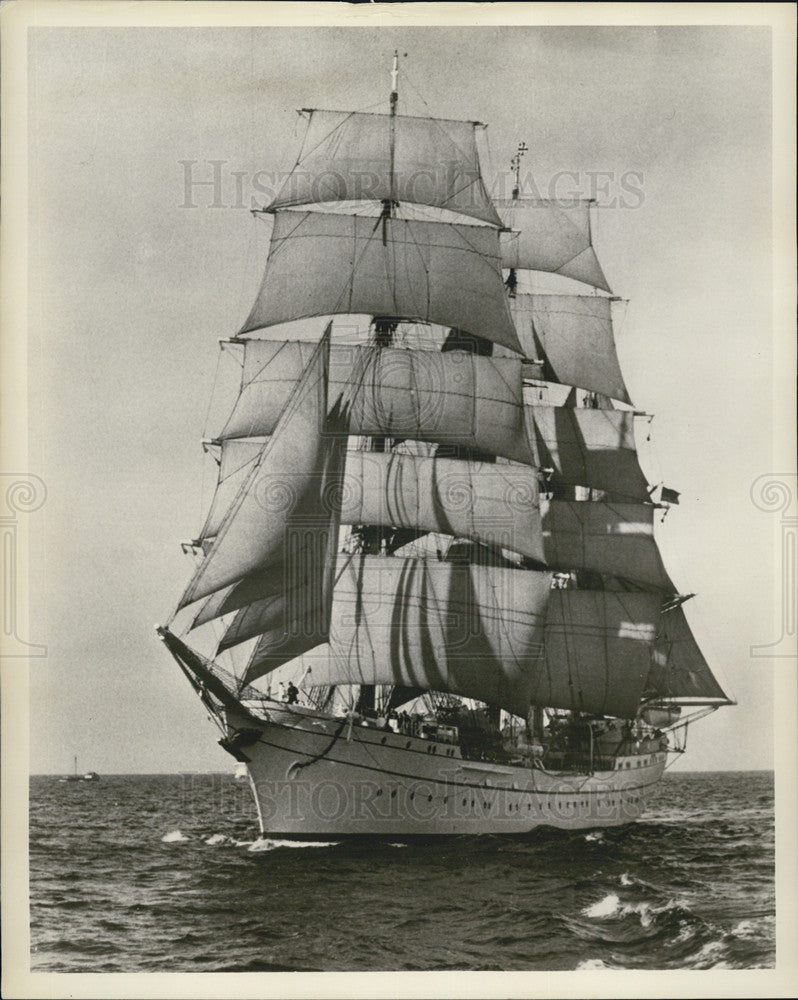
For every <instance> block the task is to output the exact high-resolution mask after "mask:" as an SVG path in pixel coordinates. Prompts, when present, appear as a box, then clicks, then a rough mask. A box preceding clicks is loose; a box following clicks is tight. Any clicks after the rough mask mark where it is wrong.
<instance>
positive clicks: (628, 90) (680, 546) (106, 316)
mask: <svg viewBox="0 0 798 1000" xmlns="http://www.w3.org/2000/svg"><path fill="white" fill-rule="evenodd" d="M770 46H771V37H770V29H769V28H766V27H745V28H742V27H738V28H735V27H671V28H647V27H637V28H629V27H621V28H609V27H607V28H595V27H593V28H586V27H581V28H566V27H561V28H521V27H489V26H483V27H479V28H452V27H448V28H426V27H403V28H393V27H383V28H379V29H377V28H371V27H355V28H352V27H349V28H324V27H317V28H294V29H285V28H280V29H278V28H267V27H258V28H250V27H240V28H235V27H231V28H144V27H140V28H99V27H91V28H36V29H33V30H32V31H31V32H30V35H29V74H28V85H29V115H28V130H29V132H28V134H29V195H30V204H29V270H28V282H29V284H28V303H29V341H28V344H29V346H28V352H29V398H30V417H29V419H30V434H31V450H30V455H31V463H30V464H31V471H32V472H34V473H36V474H37V475H39V476H41V478H42V479H43V480H44V482H45V483H46V485H47V501H46V504H45V505H44V507H43V508H42V509H41V511H39V512H38V513H37V514H36V517H37V519H38V520H37V522H36V527H35V533H34V537H33V539H32V547H31V593H30V602H31V613H30V637H31V639H32V641H36V642H43V643H45V644H46V645H47V649H48V654H47V656H46V657H45V658H44V659H41V660H37V661H31V668H30V690H31V708H30V716H31V720H32V725H31V744H30V767H31V771H32V772H33V773H58V772H63V771H66V770H69V769H70V768H71V762H72V757H73V755H77V757H78V758H79V763H80V766H81V767H82V768H84V769H93V770H97V771H99V772H101V773H103V772H104V773H118V772H158V771H162V772H176V771H183V770H218V769H225V770H227V769H230V768H232V766H233V762H232V759H231V758H229V757H228V756H227V755H226V754H225V753H224V752H223V751H222V750H221V749H220V748H219V747H218V746H216V743H215V741H216V739H217V738H218V733H217V731H216V730H215V728H214V727H213V726H212V725H211V723H210V722H209V721H207V720H206V718H205V712H204V710H203V708H202V706H201V705H200V703H199V701H198V699H197V698H196V696H195V695H194V694H193V692H192V691H191V690H190V688H189V686H188V684H187V683H186V681H185V679H184V678H183V676H182V674H181V673H180V672H179V670H178V669H177V667H176V666H175V665H174V664H173V662H172V660H171V658H170V657H169V656H168V654H167V652H166V650H165V649H164V648H163V647H162V646H161V644H160V643H159V642H158V641H157V638H156V636H155V633H154V630H153V627H154V625H155V624H157V623H160V622H163V621H164V620H165V619H166V618H167V617H168V615H169V613H170V612H171V610H172V609H173V607H174V604H175V602H176V599H177V597H178V595H179V593H180V592H181V591H182V588H183V587H184V585H185V583H186V581H187V579H188V576H189V574H190V570H191V567H190V564H189V563H188V562H187V561H186V559H185V557H184V556H183V555H181V552H180V548H179V544H178V543H179V541H180V540H181V539H185V538H189V537H193V536H194V535H195V534H196V532H197V529H198V528H199V526H200V523H201V517H202V515H203V513H204V506H203V505H204V504H205V503H207V500H208V498H209V491H210V487H211V485H212V482H209V480H208V476H209V472H208V469H207V467H206V466H205V465H204V463H203V459H202V449H201V447H200V438H201V436H202V433H203V427H204V423H205V415H206V411H207V408H208V401H209V395H210V393H211V389H212V387H213V383H214V373H215V370H216V364H217V355H218V350H217V343H216V341H217V339H218V338H220V337H228V336H232V335H233V334H234V333H235V332H236V330H237V329H238V328H239V327H240V325H241V322H242V321H243V319H244V318H245V317H246V315H247V313H248V312H249V308H250V306H251V304H252V301H253V299H254V296H255V292H256V290H257V287H258V284H259V281H260V276H261V274H262V269H263V264H264V262H265V258H266V252H267V236H268V230H267V228H266V227H264V226H263V225H262V224H261V223H259V222H257V221H256V220H254V219H253V218H252V217H251V216H250V214H249V213H248V211H247V207H248V205H249V197H250V195H251V194H253V193H254V194H258V193H259V192H258V185H261V186H263V185H264V184H265V179H264V177H263V175H260V179H258V172H259V171H268V172H274V173H275V174H277V175H278V176H279V175H280V174H281V173H282V172H284V171H285V170H286V169H288V168H290V166H291V165H292V163H293V161H294V158H295V156H296V153H297V150H298V143H299V140H300V138H301V125H300V121H299V119H298V118H297V115H296V114H295V109H296V108H301V107H323V108H334V109H350V110H364V109H366V108H372V109H373V108H375V105H376V108H377V109H378V110H385V107H384V106H385V105H386V104H387V95H388V89H389V81H390V63H391V56H392V53H393V50H394V48H397V49H398V50H399V51H400V53H401V54H402V71H401V80H402V84H401V90H400V110H401V111H403V112H404V113H407V114H432V115H435V116H437V117H443V118H465V119H476V120H480V121H483V122H486V123H488V124H489V129H488V132H487V144H486V149H485V153H486V155H485V158H484V159H483V170H484V173H485V175H486V178H487V179H488V180H489V181H490V180H491V179H492V178H493V177H495V176H496V175H497V174H502V175H503V177H502V180H501V183H503V184H505V183H506V177H507V173H508V169H509V161H510V158H511V156H512V155H513V153H514V151H515V148H516V145H517V143H518V142H519V141H521V140H523V141H525V142H526V143H527V145H528V146H529V148H530V151H529V152H528V153H527V154H526V157H525V159H524V170H525V175H524V177H525V183H526V184H527V185H530V186H531V185H532V184H534V186H535V188H536V189H537V190H538V191H539V192H540V193H541V194H545V193H546V191H547V190H551V189H552V185H553V186H554V190H555V192H556V193H557V194H560V195H562V194H563V193H565V192H564V189H563V185H569V186H570V190H571V193H574V194H580V195H583V196H591V195H593V194H595V196H596V197H597V198H598V201H599V208H598V209H597V211H596V213H595V218H594V230H593V235H594V245H595V246H596V249H597V253H598V255H599V258H600V260H601V262H602V266H603V268H604V272H605V274H606V275H607V277H608V279H609V281H610V284H611V285H612V287H613V291H614V292H615V294H617V295H619V296H621V297H623V298H624V299H628V300H629V302H628V305H626V306H624V307H623V310H622V315H623V321H622V323H621V324H620V326H619V330H618V352H619V356H620V360H621V365H622V368H623V370H624V375H625V380H626V383H627V385H628V387H629V389H630V392H631V394H632V397H633V399H634V401H635V403H636V405H637V406H638V408H639V409H641V410H646V411H647V412H650V413H654V414H655V415H656V417H655V420H654V423H653V427H652V442H651V449H646V451H645V452H644V453H643V455H642V460H643V462H644V468H645V470H646V471H647V472H648V475H649V480H650V481H651V482H661V481H665V483H666V484H667V485H669V486H671V487H672V488H674V489H677V490H680V491H681V493H682V498H681V504H680V506H679V507H677V508H674V509H673V510H672V511H671V512H670V514H669V515H668V517H667V519H666V521H665V523H664V524H663V525H662V526H661V528H662V531H661V532H660V536H659V537H660V543H661V548H662V551H663V554H664V558H665V562H666V565H667V566H668V568H669V570H670V571H671V573H672V575H673V576H674V578H675V580H676V582H677V584H679V585H680V586H681V587H682V589H685V590H687V591H690V592H692V591H695V592H696V593H697V595H698V596H697V597H696V598H695V599H694V600H693V601H691V602H690V603H689V604H688V605H687V606H686V609H685V610H686V614H687V616H688V619H689V621H690V623H691V625H692V626H693V629H694V632H695V634H696V637H697V639H698V640H699V643H700V645H701V646H702V648H703V650H704V651H705V654H706V656H707V658H708V660H709V662H710V664H711V665H712V667H713V670H714V671H715V672H716V674H717V676H718V677H719V679H720V680H721V683H722V684H723V685H724V686H725V688H726V690H727V691H728V692H729V693H730V694H731V695H732V696H733V697H734V698H735V699H736V700H737V702H738V705H737V706H736V707H732V708H725V709H723V710H721V711H719V712H717V713H715V714H714V715H713V716H711V717H710V718H708V719H706V720H704V721H703V722H701V723H700V724H698V725H697V726H696V727H695V728H694V729H693V730H691V733H690V739H689V749H690V753H689V754H688V755H686V757H685V758H684V759H680V760H677V761H676V763H675V765H674V767H675V768H677V769H682V770H684V769H688V770H712V769H725V768H731V769H755V768H769V767H771V766H772V764H773V747H772V732H773V683H772V681H773V671H774V669H775V667H776V666H777V664H774V661H773V660H769V659H766V658H756V657H752V656H751V654H750V647H751V646H752V645H756V644H764V643H767V642H770V641H772V640H774V639H776V638H778V636H777V635H776V634H775V630H776V627H777V626H776V624H775V618H776V615H775V609H776V608H777V607H778V605H779V601H780V600H781V595H780V593H778V592H777V590H776V584H775V581H776V579H777V570H778V560H779V558H780V550H779V549H778V540H779V534H778V531H779V528H778V524H777V520H776V519H774V517H773V515H772V514H768V513H767V512H764V511H763V510H762V509H760V508H759V507H757V506H756V505H755V504H754V503H753V502H752V499H751V488H752V485H753V483H754V482H755V481H756V480H757V478H758V477H760V476H762V475H764V474H767V473H772V472H774V471H777V472H778V471H781V470H779V469H778V468H775V467H774V461H775V459H774V455H773V448H774V444H773V442H774V436H775V435H776V433H777V432H778V428H779V422H780V420H783V419H784V411H781V412H779V411H778V410H777V409H776V408H775V407H774V406H773V400H774V397H775V393H776V391H777V385H776V383H775V382H774V369H773V342H774V327H773V315H772V290H771V282H772V271H771V268H772V261H771V237H772V234H771V209H772V204H771V190H772V189H771V169H772V156H771V107H770V97H771V62H770V59H771V55H770ZM405 53H406V56H405V55H404V54H405ZM210 161H219V165H218V168H216V169H218V176H219V180H220V197H217V196H216V195H217V192H216V191H215V190H214V188H213V187H212V186H205V187H197V186H195V187H193V188H192V189H191V190H190V192H189V197H188V199H187V197H186V187H185V181H186V176H187V171H188V176H189V177H190V178H191V179H193V180H210V179H211V178H212V176H213V170H214V169H215V168H214V167H213V166H212V165H211V162H210ZM597 184H598V190H595V188H596V185H597ZM237 185H238V187H237ZM529 189H530V188H529V187H528V188H527V190H529ZM241 193H243V197H241ZM262 200H263V199H262V198H261V199H260V201H261V202H262ZM190 204H193V206H194V207H188V205H190ZM787 374H788V373H787Z"/></svg>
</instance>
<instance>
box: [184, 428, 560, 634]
mask: <svg viewBox="0 0 798 1000" xmlns="http://www.w3.org/2000/svg"><path fill="white" fill-rule="evenodd" d="M255 447H258V446H257V445H255ZM252 448H253V444H252V442H250V441H248V440H246V439H241V440H231V441H224V442H223V443H222V466H221V472H220V483H219V487H218V489H217V493H216V496H215V497H214V500H213V503H212V505H211V511H212V512H213V511H215V510H219V515H218V516H219V518H221V517H222V516H223V515H224V511H223V510H221V503H222V500H221V499H220V497H223V496H224V495H226V494H228V493H229V492H230V490H231V489H232V485H231V480H232V479H233V478H234V477H235V476H236V475H238V476H239V477H241V476H242V475H245V474H246V468H247V466H245V465H244V466H243V467H241V468H236V463H235V459H234V457H233V456H235V455H236V454H240V455H241V459H243V458H244V457H245V456H246V454H247V452H248V451H250V450H251V449H252ZM226 464H227V465H228V466H231V467H233V469H234V471H233V472H232V473H231V474H230V476H229V477H228V478H226V479H225V478H222V477H223V474H224V469H225V465H226ZM340 519H341V523H342V524H349V525H355V524H363V525H382V526H385V527H391V526H393V527H398V528H411V529H418V530H421V531H431V532H438V533H440V534H447V535H451V536H454V537H459V538H471V539H473V540H474V541H477V542H481V543H482V544H485V545H491V546H493V547H494V548H496V549H508V550H510V551H512V552H518V553H520V554H521V555H524V556H526V557H528V558H530V559H534V560H536V561H537V562H540V563H543V559H544V556H543V541H542V538H541V530H540V512H539V499H538V478H537V471H536V470H535V469H531V468H529V467H527V466H521V465H492V464H490V463H486V462H469V461H462V460H458V459H447V458H437V457H434V456H419V455H408V454H401V453H397V452H365V451H354V450H350V451H349V452H348V453H347V457H346V470H345V474H344V479H343V487H342V489H341V495H340ZM207 523H210V518H209V520H208V522H207ZM286 572H287V570H286V569H284V568H281V567H269V568H268V569H267V570H265V571H263V570H256V571H255V572H253V573H251V574H249V575H248V576H247V577H246V578H245V579H243V580H241V581H240V582H238V583H236V584H233V585H232V586H230V587H227V588H225V589H223V590H220V591H217V592H216V593H215V594H211V596H210V597H209V598H208V599H207V601H205V602H204V604H203V605H202V607H201V608H200V610H199V612H198V614H197V615H196V617H195V619H194V622H193V627H194V628H196V627H197V626H199V625H204V624H205V623H206V622H209V621H211V620H213V619H214V618H219V617H220V616H222V615H225V614H228V613H229V612H231V611H238V610H239V609H240V608H244V607H245V606H249V605H254V604H256V603H257V602H260V601H263V600H267V601H270V602H271V601H272V599H273V598H275V597H276V596H277V595H278V594H281V593H282V592H283V589H284V586H285V583H284V578H285V574H286ZM269 606H271V605H269ZM246 620H247V621H252V615H251V614H250V615H249V616H248V618H247V619H246ZM259 631H263V629H258V628H256V629H255V631H254V632H251V633H250V634H249V635H247V636H246V638H251V636H252V635H257V634H258V632H259ZM233 634H235V635H236V636H239V635H242V634H243V632H242V630H241V629H240V628H239V627H237V628H236V629H235V630H234V632H228V635H233ZM225 638H227V636H226V637H225ZM236 641H241V640H240V639H238V638H237V639H236ZM228 644H231V643H228Z"/></svg>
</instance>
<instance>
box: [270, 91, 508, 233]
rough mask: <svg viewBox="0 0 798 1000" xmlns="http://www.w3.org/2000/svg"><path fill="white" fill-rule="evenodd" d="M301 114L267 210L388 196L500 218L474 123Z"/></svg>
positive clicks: (357, 114) (343, 113)
mask: <svg viewBox="0 0 798 1000" xmlns="http://www.w3.org/2000/svg"><path fill="white" fill-rule="evenodd" d="M307 113H308V116H309V117H308V127H307V131H306V132H305V137H304V141H303V144H302V149H301V151H300V153H299V157H298V159H297V162H296V166H295V167H294V169H293V170H292V171H291V173H290V174H289V175H288V177H287V178H286V180H285V183H284V184H283V186H282V188H281V189H280V191H279V193H278V194H277V196H276V197H275V199H274V201H273V202H272V203H271V205H270V206H269V209H270V210H273V209H278V208H286V207H289V206H291V205H308V204H312V203H319V202H327V201H362V200H375V201H387V200H393V201H395V202H412V203H414V204H417V205H431V206H434V207H435V208H445V209H448V210H449V211H451V212H459V213H461V214H463V215H469V216H471V217H472V218H475V219H481V220H482V221H484V222H490V223H493V225H496V226H500V225H501V220H500V219H499V217H498V215H497V214H496V209H495V208H494V207H493V203H492V202H491V200H490V197H489V196H488V192H487V190H486V189H485V184H484V182H483V180H482V176H481V175H480V171H479V155H478V153H477V145H476V136H475V130H476V128H477V127H478V125H477V123H475V122H464V121H450V120H447V119H442V118H412V117H409V116H406V115H394V116H391V115H379V114H370V113H362V112H347V111H318V110H308V112H307ZM392 133H393V141H394V151H393V157H392V156H391V149H390V143H391V134H392Z"/></svg>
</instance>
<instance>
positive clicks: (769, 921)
mask: <svg viewBox="0 0 798 1000" xmlns="http://www.w3.org/2000/svg"><path fill="white" fill-rule="evenodd" d="M774 923H775V918H774V917H760V919H759V920H752V919H751V918H750V917H749V918H747V919H746V920H741V921H740V922H739V923H737V924H735V925H734V927H732V929H731V933H732V934H733V935H734V936H735V937H741V938H754V937H759V936H760V935H762V934H764V933H766V929H767V928H768V927H772V926H773V924H774Z"/></svg>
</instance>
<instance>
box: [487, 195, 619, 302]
mask: <svg viewBox="0 0 798 1000" xmlns="http://www.w3.org/2000/svg"><path fill="white" fill-rule="evenodd" d="M590 204H591V203H590V202H589V201H582V200H578V199H576V200H573V201H555V200H550V199H546V198H513V199H504V200H500V201H497V202H496V207H497V208H498V210H499V215H500V216H501V219H502V222H503V223H504V225H505V227H506V228H507V229H508V230H511V232H507V233H504V234H502V240H501V245H502V262H503V265H504V267H512V268H527V269H529V270H532V271H549V272H551V273H553V274H562V275H564V276H565V277H566V278H574V279H575V280H576V281H583V282H584V283H585V284H588V285H593V286H594V287H596V288H602V289H603V290H604V291H605V292H609V291H610V287H609V285H608V284H607V279H606V278H605V277H604V272H603V271H602V270H601V265H600V264H599V262H598V258H597V257H596V252H595V250H594V249H593V244H592V240H591V234H590ZM519 230H520V231H519Z"/></svg>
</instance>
